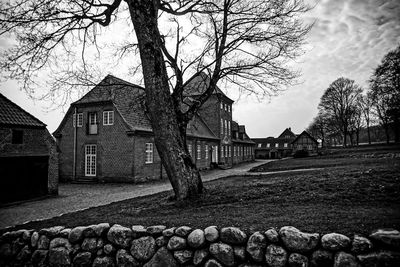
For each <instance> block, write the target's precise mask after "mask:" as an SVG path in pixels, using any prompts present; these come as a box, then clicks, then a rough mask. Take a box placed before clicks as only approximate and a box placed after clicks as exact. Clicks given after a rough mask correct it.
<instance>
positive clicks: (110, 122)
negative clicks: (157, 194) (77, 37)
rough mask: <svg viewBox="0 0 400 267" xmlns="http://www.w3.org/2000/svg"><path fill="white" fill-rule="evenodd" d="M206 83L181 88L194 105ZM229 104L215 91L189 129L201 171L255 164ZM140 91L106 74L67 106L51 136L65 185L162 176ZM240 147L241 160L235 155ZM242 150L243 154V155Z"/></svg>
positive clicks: (249, 143)
mask: <svg viewBox="0 0 400 267" xmlns="http://www.w3.org/2000/svg"><path fill="white" fill-rule="evenodd" d="M207 81H208V78H207V77H204V76H200V77H197V78H196V79H194V80H193V81H192V83H191V84H190V85H189V86H188V87H187V88H185V99H186V101H187V102H190V101H193V100H195V99H196V97H198V95H199V94H201V92H202V91H201V90H203V89H204V86H206V83H207ZM232 103H233V101H232V100H231V99H229V98H228V97H227V96H226V95H225V94H223V92H222V91H221V90H220V89H219V88H217V90H216V92H214V94H213V95H212V96H211V97H210V99H209V100H208V101H207V102H206V103H205V104H204V105H203V107H202V108H201V109H200V111H199V113H198V115H196V116H194V118H193V119H192V121H190V123H189V124H188V128H187V146H188V150H189V152H190V154H191V156H192V159H193V161H194V162H195V164H196V166H197V167H198V168H199V169H208V168H211V167H212V166H217V165H221V164H223V165H225V166H231V165H232V164H235V163H239V162H242V161H248V160H254V149H252V148H253V147H254V143H253V142H252V141H251V140H250V139H249V138H248V137H247V138H246V136H247V135H245V133H244V134H242V139H240V138H238V140H237V142H236V139H233V138H232V136H231V133H232ZM144 110H145V106H144V90H143V88H141V87H139V86H137V85H134V84H131V83H129V82H126V81H124V80H121V79H119V78H116V77H114V76H112V75H108V76H107V77H105V78H104V79H103V81H101V82H100V83H99V84H98V85H96V86H95V87H94V88H93V89H92V90H90V91H89V92H88V93H87V94H86V95H85V96H83V97H82V98H81V99H79V100H78V101H76V102H74V103H72V104H71V106H70V108H69V110H68V111H67V113H66V115H65V117H64V118H63V120H62V122H61V124H60V126H59V127H58V128H57V130H56V131H55V132H54V133H53V134H54V136H55V137H56V139H57V143H58V146H59V148H60V151H61V154H60V165H59V166H60V178H61V179H62V180H64V181H79V180H80V181H104V182H116V181H122V182H142V181H147V180H155V179H160V178H162V177H163V176H166V173H165V170H163V167H162V164H161V160H160V158H159V156H158V153H157V149H156V147H155V144H154V137H153V131H152V128H151V125H150V121H149V118H148V117H147V115H146V114H145V112H144ZM235 147H236V149H238V150H239V147H240V151H241V154H240V155H241V156H240V157H239V156H237V157H236V158H235V157H234V156H233V151H234V149H235ZM243 150H245V151H246V152H242V151H243Z"/></svg>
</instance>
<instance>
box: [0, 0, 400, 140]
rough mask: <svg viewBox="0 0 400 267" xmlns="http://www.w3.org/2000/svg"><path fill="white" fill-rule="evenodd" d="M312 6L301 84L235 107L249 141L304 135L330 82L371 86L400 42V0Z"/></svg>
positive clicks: (13, 89)
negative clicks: (343, 80) (291, 133)
mask: <svg viewBox="0 0 400 267" xmlns="http://www.w3.org/2000/svg"><path fill="white" fill-rule="evenodd" d="M308 2H309V3H310V4H311V5H314V4H316V7H315V8H314V9H313V10H312V11H310V12H309V13H308V14H307V15H306V17H305V20H306V21H307V22H309V23H312V22H314V21H315V25H314V27H313V29H312V30H311V32H310V33H309V35H308V38H307V42H308V44H307V45H306V46H305V49H306V53H305V55H304V56H303V57H301V58H299V59H298V60H297V62H296V63H295V64H294V65H293V66H294V67H295V68H297V69H299V70H300V71H301V72H302V76H301V80H302V83H301V84H300V85H297V86H293V87H291V88H288V90H286V91H284V92H282V93H281V94H280V95H279V96H277V97H274V98H272V99H271V100H268V99H266V100H264V101H263V102H258V101H257V100H255V99H253V98H244V97H242V98H241V99H240V100H238V101H236V103H235V104H234V107H233V118H234V119H235V120H237V121H238V122H239V123H240V124H245V125H246V130H247V132H248V134H249V135H250V137H267V136H277V135H279V134H280V133H281V132H282V131H283V130H284V129H285V128H287V127H291V128H292V130H293V131H294V132H295V133H300V132H301V131H303V130H304V129H305V128H306V127H307V126H308V124H309V123H310V122H311V120H312V118H313V117H314V116H315V115H316V113H317V106H318V103H319V99H320V97H321V95H322V94H323V92H324V90H325V89H326V88H327V87H328V86H329V84H330V83H332V82H333V81H334V80H335V79H337V78H339V77H346V78H350V79H354V80H355V81H356V82H357V83H359V84H360V85H361V86H363V87H367V80H368V78H369V77H370V75H371V73H372V71H373V69H374V68H375V67H376V66H377V65H378V64H379V62H380V61H381V59H382V57H383V56H384V55H385V54H386V53H387V52H388V51H390V50H393V49H394V48H395V47H396V46H397V45H399V44H400V1H399V0H392V1H384V0H320V1H317V0H309V1H308ZM317 2H318V3H317ZM116 76H118V75H117V74H116ZM222 89H223V88H222ZM0 92H1V93H2V94H4V95H5V96H6V97H8V98H9V99H11V100H12V101H14V102H15V103H17V104H18V105H20V106H21V107H22V108H24V109H25V110H27V111H28V112H30V113H31V114H33V115H34V116H36V117H37V118H38V119H40V120H41V121H43V122H44V123H46V124H47V125H48V129H49V131H50V132H53V131H54V130H55V129H56V128H57V126H58V124H59V123H60V122H61V120H62V118H63V116H64V113H63V111H62V110H61V109H58V110H55V111H51V112H48V111H47V110H46V107H48V103H44V102H41V101H35V102H34V101H32V100H31V99H29V98H28V97H27V96H26V94H25V93H24V92H22V91H20V90H19V88H18V84H16V83H15V82H13V81H7V82H3V83H1V84H0ZM228 96H229V93H228ZM234 100H237V99H234ZM65 110H66V109H65Z"/></svg>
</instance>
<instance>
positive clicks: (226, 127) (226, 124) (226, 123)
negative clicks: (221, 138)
mask: <svg viewBox="0 0 400 267" xmlns="http://www.w3.org/2000/svg"><path fill="white" fill-rule="evenodd" d="M225 135H228V121H227V120H225Z"/></svg>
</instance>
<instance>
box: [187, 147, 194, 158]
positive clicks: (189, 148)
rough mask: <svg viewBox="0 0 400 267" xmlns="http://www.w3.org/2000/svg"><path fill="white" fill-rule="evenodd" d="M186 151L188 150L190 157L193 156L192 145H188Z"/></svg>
mask: <svg viewBox="0 0 400 267" xmlns="http://www.w3.org/2000/svg"><path fill="white" fill-rule="evenodd" d="M188 150H189V154H190V156H191V157H193V155H192V144H188Z"/></svg>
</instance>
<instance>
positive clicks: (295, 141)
mask: <svg viewBox="0 0 400 267" xmlns="http://www.w3.org/2000/svg"><path fill="white" fill-rule="evenodd" d="M252 140H253V141H254V142H255V143H256V149H255V157H256V158H261V159H279V158H284V157H289V156H292V155H293V154H294V153H295V152H296V151H297V150H303V149H306V150H307V151H308V153H309V154H310V155H311V154H314V153H316V152H317V148H318V142H317V141H316V140H315V138H313V137H312V136H311V135H310V134H308V133H307V132H306V131H303V132H302V133H301V134H300V135H296V134H294V133H293V132H292V130H291V128H286V129H285V130H284V131H283V132H282V133H281V134H280V135H279V136H278V137H277V138H275V137H267V138H252ZM315 144H316V145H315ZM300 147H301V149H300Z"/></svg>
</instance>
